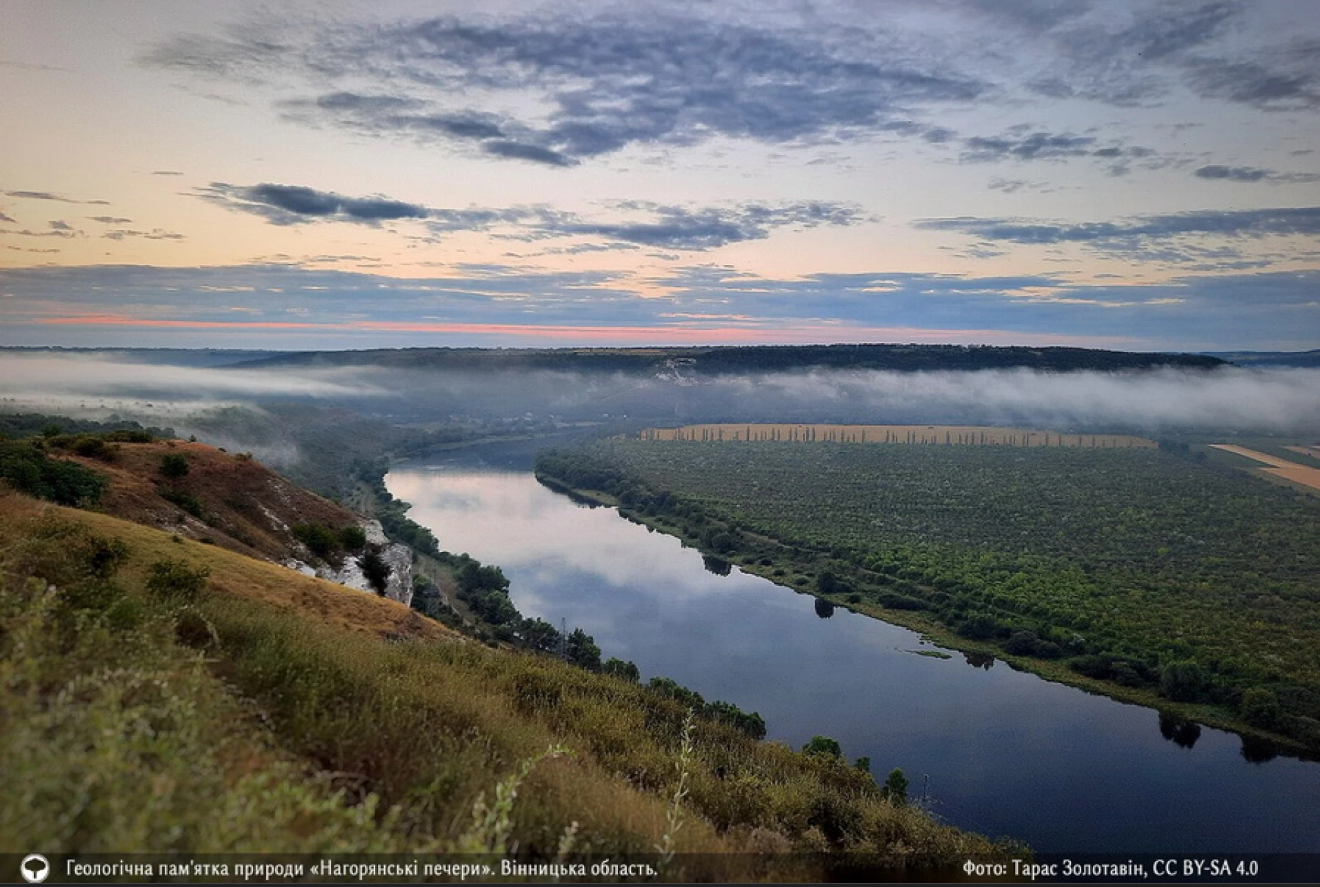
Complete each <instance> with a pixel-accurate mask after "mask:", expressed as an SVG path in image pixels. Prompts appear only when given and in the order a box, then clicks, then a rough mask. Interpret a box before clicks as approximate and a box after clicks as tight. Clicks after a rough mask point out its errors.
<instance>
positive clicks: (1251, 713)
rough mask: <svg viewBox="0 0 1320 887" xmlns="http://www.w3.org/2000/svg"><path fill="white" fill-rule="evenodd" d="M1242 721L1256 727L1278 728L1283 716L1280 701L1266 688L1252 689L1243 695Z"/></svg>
mask: <svg viewBox="0 0 1320 887" xmlns="http://www.w3.org/2000/svg"><path fill="white" fill-rule="evenodd" d="M1241 709H1242V720H1244V721H1246V722H1247V723H1248V724H1251V725H1252V726H1255V727H1265V728H1266V729H1268V728H1271V727H1277V726H1278V724H1279V717H1280V715H1281V714H1282V712H1281V710H1280V708H1279V699H1278V697H1276V696H1275V695H1274V694H1273V693H1272V692H1271V691H1269V690H1266V689H1265V688H1264V687H1252V688H1251V689H1249V690H1247V691H1246V692H1245V693H1243V694H1242V704H1241Z"/></svg>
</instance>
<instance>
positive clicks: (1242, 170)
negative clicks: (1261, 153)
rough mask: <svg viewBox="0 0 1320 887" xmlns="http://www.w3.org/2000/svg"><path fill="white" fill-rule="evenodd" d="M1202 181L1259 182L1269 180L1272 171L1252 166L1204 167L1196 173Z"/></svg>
mask: <svg viewBox="0 0 1320 887" xmlns="http://www.w3.org/2000/svg"><path fill="white" fill-rule="evenodd" d="M1196 176H1197V178H1201V179H1229V180H1230V181H1234V182H1259V181H1262V180H1263V179H1266V178H1269V176H1270V171H1269V170H1267V169H1256V168H1255V167H1250V166H1219V165H1211V166H1203V167H1201V168H1200V169H1198V170H1197V171H1196Z"/></svg>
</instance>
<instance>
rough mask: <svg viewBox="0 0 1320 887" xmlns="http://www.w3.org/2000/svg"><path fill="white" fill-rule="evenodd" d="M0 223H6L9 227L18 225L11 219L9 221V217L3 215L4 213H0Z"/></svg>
mask: <svg viewBox="0 0 1320 887" xmlns="http://www.w3.org/2000/svg"><path fill="white" fill-rule="evenodd" d="M0 222H8V223H9V224H11V225H17V224H18V222H16V221H14V220H13V219H11V218H10V217H9V216H7V215H5V214H4V213H0Z"/></svg>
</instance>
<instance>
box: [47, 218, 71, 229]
mask: <svg viewBox="0 0 1320 887" xmlns="http://www.w3.org/2000/svg"><path fill="white" fill-rule="evenodd" d="M46 224H48V225H50V227H51V230H53V231H72V230H73V228H72V226H70V225H69V223H68V222H61V221H58V220H57V221H52V222H47V223H46Z"/></svg>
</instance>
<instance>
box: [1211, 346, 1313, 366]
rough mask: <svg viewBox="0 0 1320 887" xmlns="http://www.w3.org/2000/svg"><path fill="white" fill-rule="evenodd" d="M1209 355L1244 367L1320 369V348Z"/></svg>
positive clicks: (1215, 352) (1215, 353)
mask: <svg viewBox="0 0 1320 887" xmlns="http://www.w3.org/2000/svg"><path fill="white" fill-rule="evenodd" d="M1209 354H1210V356H1211V357H1217V358H1219V359H1220V360H1226V361H1228V362H1229V363H1235V364H1237V365H1238V366H1244V367H1320V348H1315V349H1312V350H1310V351H1214V352H1209Z"/></svg>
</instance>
